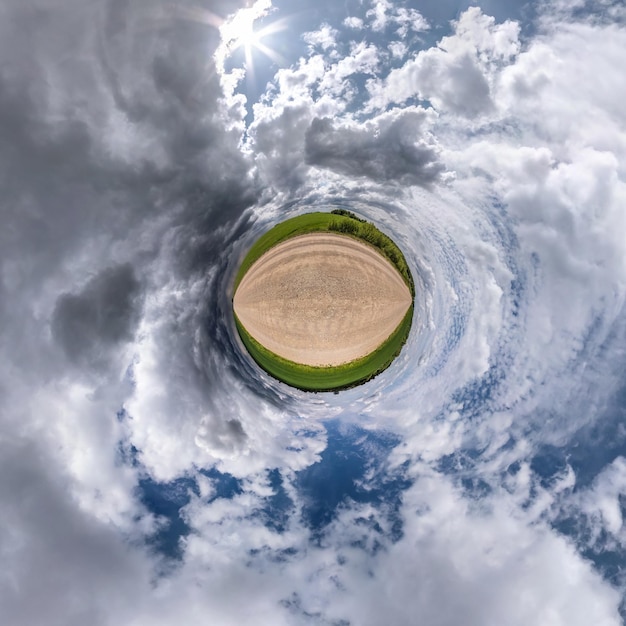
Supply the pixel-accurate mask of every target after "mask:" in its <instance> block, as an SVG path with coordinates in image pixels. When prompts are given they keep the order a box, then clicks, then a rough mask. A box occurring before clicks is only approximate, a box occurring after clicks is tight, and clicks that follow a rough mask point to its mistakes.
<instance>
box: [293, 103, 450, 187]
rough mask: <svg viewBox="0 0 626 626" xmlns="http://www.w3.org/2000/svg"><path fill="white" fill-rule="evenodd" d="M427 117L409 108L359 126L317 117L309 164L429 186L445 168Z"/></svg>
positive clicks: (309, 134)
mask: <svg viewBox="0 0 626 626" xmlns="http://www.w3.org/2000/svg"><path fill="white" fill-rule="evenodd" d="M425 117H426V115H425V114H424V112H423V111H419V110H411V109H409V110H405V111H402V112H400V113H397V112H392V113H390V114H386V115H383V116H381V117H380V118H378V120H377V121H376V122H375V123H372V124H368V125H365V126H358V127H350V126H342V125H339V124H336V123H335V122H333V120H332V119H330V118H316V119H314V120H313V121H312V123H311V126H310V127H309V129H308V131H307V133H306V144H305V147H306V162H307V163H308V164H309V165H316V166H318V167H323V168H326V169H330V170H333V171H334V172H337V173H339V174H344V175H347V176H352V177H367V178H370V179H372V180H374V181H376V182H392V181H393V182H400V183H406V184H412V185H421V186H424V187H426V186H429V185H431V184H432V183H434V182H436V181H437V180H438V179H439V178H440V176H441V174H442V172H443V170H444V166H443V165H442V163H441V162H440V161H439V155H438V152H437V149H436V146H435V144H434V141H433V139H432V138H431V137H429V136H428V134H427V133H424V132H423V131H422V126H423V124H424V121H425Z"/></svg>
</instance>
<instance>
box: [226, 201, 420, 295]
mask: <svg viewBox="0 0 626 626" xmlns="http://www.w3.org/2000/svg"><path fill="white" fill-rule="evenodd" d="M319 232H323V233H326V232H327V233H336V234H340V235H347V236H350V237H354V238H355V239H359V240H360V241H363V242H365V243H368V244H369V245H371V246H373V247H374V248H376V249H377V250H378V251H379V252H381V253H382V254H383V256H385V257H386V258H387V259H388V260H389V261H390V262H391V264H392V265H393V266H394V267H395V268H396V269H397V270H398V272H399V273H400V275H401V276H402V278H403V279H404V282H405V283H406V284H407V286H408V288H409V291H410V292H411V296H413V297H415V286H414V284H413V277H412V276H411V272H410V271H409V266H408V263H407V262H406V259H405V258H404V254H402V251H401V250H400V248H398V246H397V245H396V244H395V243H394V242H393V240H392V239H390V238H389V237H388V236H387V235H385V234H384V233H382V232H381V231H380V230H378V228H376V227H375V226H374V225H373V224H370V223H369V222H366V221H365V220H362V219H361V218H359V217H357V216H356V215H354V214H353V213H350V212H349V211H345V210H344V209H337V210H336V211H333V212H331V213H321V212H317V213H305V214H304V215H298V216H297V217H292V218H291V219H288V220H285V221H284V222H281V223H280V224H277V225H276V226H274V227H273V228H272V229H270V230H268V231H267V232H266V233H264V234H263V235H261V237H259V239H257V241H256V242H255V243H254V245H253V246H252V247H251V248H250V250H249V251H248V254H246V256H245V257H244V259H243V261H242V262H241V266H240V267H239V270H238V272H237V275H236V276H235V281H234V290H237V287H238V286H239V283H240V282H241V280H242V279H243V277H244V276H245V275H246V272H247V271H248V270H249V269H250V267H251V266H252V264H253V263H254V262H255V261H256V260H257V259H259V258H261V256H263V255H264V254H265V253H266V252H267V251H268V250H270V249H271V248H273V247H274V246H276V245H277V244H279V243H281V242H283V241H286V240H287V239H291V238H292V237H296V236H298V235H306V234H308V233H319Z"/></svg>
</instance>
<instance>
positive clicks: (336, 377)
mask: <svg viewBox="0 0 626 626" xmlns="http://www.w3.org/2000/svg"><path fill="white" fill-rule="evenodd" d="M234 317H235V325H236V326H237V331H238V333H239V336H240V337H241V341H242V342H243V344H244V346H245V347H246V350H248V352H249V353H250V355H251V356H252V358H253V359H254V360H255V361H256V362H257V363H258V365H259V366H260V367H261V368H262V369H263V370H265V371H266V372H267V373H268V374H270V376H273V377H274V378H276V379H278V380H280V381H282V382H284V383H287V384H288V385H291V386H292V387H296V388H298V389H302V390H303V391H339V390H341V389H348V388H350V387H356V386H357V385H361V384H362V383H365V382H367V381H368V380H371V379H372V378H374V377H375V376H377V375H378V374H380V373H381V372H383V371H384V370H386V369H387V368H388V367H389V366H390V365H391V363H392V362H393V360H394V359H395V358H396V357H397V356H398V355H399V354H400V352H401V350H402V347H403V346H404V344H405V343H406V340H407V338H408V336H409V331H410V330H411V323H412V321H413V305H412V304H411V306H410V307H409V310H408V311H407V312H406V314H405V316H404V318H403V319H402V321H401V322H400V324H399V325H398V326H397V327H396V329H395V330H394V331H393V333H391V335H389V337H388V338H387V339H386V340H385V341H384V342H383V343H382V344H381V345H380V346H379V347H378V348H376V350H374V351H373V352H370V354H368V355H367V356H365V357H363V358H360V359H356V360H355V361H350V363H345V364H343V365H337V366H335V367H314V366H311V365H301V364H300V363H294V362H293V361H289V360H288V359H284V358H282V357H280V356H278V355H277V354H274V353H273V352H270V351H269V350H267V349H266V348H265V347H263V346H262V345H261V344H260V343H259V342H258V341H256V339H254V338H253V337H252V336H251V335H250V334H249V333H248V332H247V331H246V329H245V328H244V327H243V325H242V324H241V322H240V321H239V319H237V316H236V315H235V316H234Z"/></svg>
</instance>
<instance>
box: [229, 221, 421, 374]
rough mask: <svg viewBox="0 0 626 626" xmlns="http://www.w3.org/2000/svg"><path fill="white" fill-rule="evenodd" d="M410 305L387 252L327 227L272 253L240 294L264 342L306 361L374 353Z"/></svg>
mask: <svg viewBox="0 0 626 626" xmlns="http://www.w3.org/2000/svg"><path fill="white" fill-rule="evenodd" d="M410 305H411V293H410V292H409V290H408V288H407V286H406V284H405V282H404V280H403V279H402V277H401V276H400V274H399V273H398V271H397V270H396V269H395V267H393V265H391V263H390V262H389V261H387V259H385V257H383V256H382V254H380V253H379V252H377V251H376V250H375V249H374V248H372V247H371V246H368V245H367V244H365V243H361V242H360V241H358V240H356V239H353V238H351V237H346V236H342V235H334V234H327V233H312V234H309V235H300V236H298V237H294V238H292V239H288V240H287V241H284V242H283V243H280V244H278V245H277V246H275V247H274V248H272V249H271V250H269V251H268V252H266V253H265V254H264V255H263V256H262V257H261V258H259V259H258V260H257V261H256V262H255V263H254V264H253V265H252V267H251V268H250V269H249V270H248V272H247V273H246V275H245V276H244V278H243V280H242V281H241V283H240V284H239V287H238V288H237V291H236V293H235V296H234V299H233V306H234V309H235V313H236V314H237V317H238V318H239V320H240V321H241V323H242V324H243V325H244V327H245V328H246V330H247V331H248V332H249V333H250V334H251V335H252V336H253V337H254V338H255V339H256V340H257V341H259V342H260V343H261V344H263V345H264V346H265V347H266V348H267V349H268V350H271V351H272V352H274V353H275V354H278V355H280V356H282V357H284V358H286V359H289V360H291V361H295V362H296V363H304V364H307V365H340V364H341V363H347V362H348V361H352V360H354V359H357V358H359V357H362V356H365V355H367V354H369V353H370V352H372V351H373V350H375V349H376V348H377V347H378V346H379V345H381V344H382V343H383V342H384V341H385V339H387V338H388V337H389V335H390V334H391V333H392V332H393V331H394V329H395V328H396V327H397V326H398V324H399V323H400V322H401V321H402V318H403V317H404V315H405V313H406V312H407V310H408V308H409V307H410Z"/></svg>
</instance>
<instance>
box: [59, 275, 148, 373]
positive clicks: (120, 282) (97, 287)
mask: <svg viewBox="0 0 626 626" xmlns="http://www.w3.org/2000/svg"><path fill="white" fill-rule="evenodd" d="M139 296H140V283H139V281H138V280H137V278H136V277H135V274H134V271H133V268H132V266H131V265H130V264H128V263H126V264H124V265H118V266H116V267H110V268H107V269H105V270H103V271H102V272H101V273H100V274H98V276H96V277H95V278H93V279H91V280H90V281H89V282H88V283H87V285H86V286H85V288H84V289H82V290H81V291H80V292H78V293H65V294H63V295H62V296H60V297H59V299H58V300H57V304H56V307H55V309H54V314H53V317H52V332H53V334H54V337H55V339H56V340H57V341H58V342H59V344H60V345H61V346H62V348H63V349H64V350H65V353H66V354H67V356H68V357H69V358H70V359H72V360H73V361H93V360H98V359H99V357H101V356H103V354H106V351H107V349H108V347H109V346H110V345H114V344H118V343H120V342H122V341H128V340H130V339H131V338H132V336H133V333H134V331H135V328H136V326H137V323H138V322H139V314H140V305H141V303H140V298H139Z"/></svg>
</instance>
